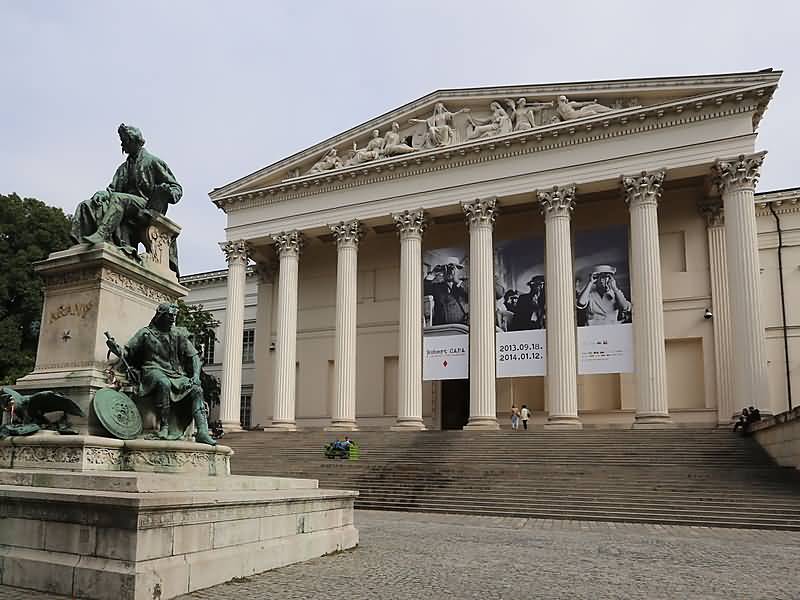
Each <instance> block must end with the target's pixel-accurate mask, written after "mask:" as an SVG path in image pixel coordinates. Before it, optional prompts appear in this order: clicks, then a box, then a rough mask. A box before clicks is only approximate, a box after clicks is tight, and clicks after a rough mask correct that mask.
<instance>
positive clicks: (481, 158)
mask: <svg viewBox="0 0 800 600" xmlns="http://www.w3.org/2000/svg"><path fill="white" fill-rule="evenodd" d="M775 88H776V84H775V83H764V84H758V85H753V86H750V87H747V88H741V89H734V90H728V91H725V92H717V93H713V94H708V95H704V96H696V97H693V98H684V99H681V100H676V101H674V102H668V103H663V104H659V105H655V106H646V107H637V108H630V109H623V110H618V111H614V112H613V113H605V114H601V115H595V116H591V117H584V118H582V119H574V120H570V121H565V122H561V123H557V124H548V125H542V126H539V127H536V128H534V129H529V130H527V131H522V132H517V133H512V134H508V135H505V136H496V137H490V138H485V139H481V140H475V141H470V142H465V143H462V144H457V145H452V146H446V147H444V148H437V149H433V150H426V151H419V152H415V153H414V154H413V155H405V156H399V157H394V158H390V159H385V160H380V161H375V162H370V163H366V164H363V165H358V166H353V167H346V168H341V169H337V170H336V171H334V172H324V173H320V174H313V175H305V176H302V177H297V178H293V179H291V180H287V181H282V182H280V183H276V184H273V185H270V186H266V187H264V188H260V189H257V190H250V191H248V192H244V193H241V194H231V195H229V196H222V197H218V198H215V199H214V200H213V202H214V204H216V205H217V207H219V208H221V209H222V210H223V211H225V212H226V213H227V212H233V211H237V210H244V209H250V208H259V207H263V206H268V205H270V204H274V203H277V202H285V201H288V200H294V199H297V198H304V197H308V196H315V195H318V194H321V193H328V192H335V191H341V190H347V189H352V188H354V187H359V186H362V185H370V184H374V183H380V182H385V181H391V180H395V179H400V178H403V177H411V176H416V175H422V174H425V173H431V172H436V171H441V170H444V169H451V168H458V167H463V166H469V165H473V164H478V163H482V162H486V161H490V160H498V159H504V158H512V157H517V156H523V155H527V154H531V153H535V152H544V151H549V150H555V149H558V148H564V147H568V146H573V145H577V144H584V143H591V142H596V141H602V140H607V139H611V138H616V137H621V136H626V135H635V134H638V133H643V132H647V131H654V130H658V129H664V128H668V127H676V126H680V125H685V124H690V123H696V122H700V121H705V120H708V119H715V118H722V117H726V116H731V115H735V114H742V113H747V112H752V113H754V114H756V113H758V112H759V111H763V108H764V107H765V106H766V104H767V103H768V102H769V99H770V98H771V96H772V93H773V92H774V91H775ZM315 151H316V150H315Z"/></svg>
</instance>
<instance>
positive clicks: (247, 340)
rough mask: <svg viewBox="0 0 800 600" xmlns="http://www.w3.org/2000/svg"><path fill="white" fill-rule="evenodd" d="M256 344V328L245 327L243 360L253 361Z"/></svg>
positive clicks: (244, 361)
mask: <svg viewBox="0 0 800 600" xmlns="http://www.w3.org/2000/svg"><path fill="white" fill-rule="evenodd" d="M255 344H256V330H255V329H245V330H244V333H243V334H242V362H243V363H251V362H253V357H254V351H255Z"/></svg>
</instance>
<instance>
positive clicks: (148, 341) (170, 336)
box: [109, 304, 216, 446]
mask: <svg viewBox="0 0 800 600" xmlns="http://www.w3.org/2000/svg"><path fill="white" fill-rule="evenodd" d="M177 314H178V307H177V306H176V305H175V304H159V305H158V308H157V309H156V314H155V315H154V316H153V319H152V320H151V321H150V324H149V325H147V326H146V327H142V328H141V329H140V330H139V331H137V332H136V333H135V334H134V335H133V337H132V338H131V339H130V340H128V343H127V345H126V346H125V349H124V350H122V349H121V348H119V346H117V345H116V343H113V342H111V343H109V348H110V349H111V351H112V352H113V353H114V354H117V355H118V356H119V355H121V357H122V358H123V363H124V365H125V366H126V367H127V368H129V369H130V370H132V371H134V372H135V374H136V377H135V385H136V389H135V391H134V395H135V396H136V400H137V404H139V403H142V402H150V403H152V406H153V407H154V409H155V411H156V414H157V416H158V421H159V432H158V437H159V438H160V439H164V440H174V439H181V438H182V437H183V435H184V433H185V431H186V428H187V427H188V426H189V423H191V421H192V419H193V420H194V426H195V429H196V433H195V441H197V442H198V443H201V444H211V445H212V446H214V445H216V441H215V440H214V438H212V437H211V435H210V434H209V431H208V418H207V415H206V409H205V403H204V400H203V388H202V387H201V385H200V369H201V366H202V363H201V361H200V356H199V355H198V352H197V350H196V349H195V347H194V344H192V341H191V339H190V338H189V332H188V331H187V330H186V329H185V328H183V327H175V317H176V316H177Z"/></svg>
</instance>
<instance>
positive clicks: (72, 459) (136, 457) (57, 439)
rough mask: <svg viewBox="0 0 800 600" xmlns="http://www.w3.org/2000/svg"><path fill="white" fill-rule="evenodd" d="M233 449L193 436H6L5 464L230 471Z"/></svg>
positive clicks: (1, 457)
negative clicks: (186, 439) (179, 439)
mask: <svg viewBox="0 0 800 600" xmlns="http://www.w3.org/2000/svg"><path fill="white" fill-rule="evenodd" d="M232 455H233V450H231V449H230V448H229V447H227V446H208V445H207V444H195V443H193V442H165V441H160V440H125V441H123V440H115V439H111V438H104V437H98V436H84V435H57V434H56V435H40V434H35V435H31V436H25V437H15V438H8V439H5V440H0V468H2V469H46V470H57V471H80V472H87V471H135V472H138V473H184V474H191V475H207V476H228V475H230V473H231V466H230V457H231V456H232Z"/></svg>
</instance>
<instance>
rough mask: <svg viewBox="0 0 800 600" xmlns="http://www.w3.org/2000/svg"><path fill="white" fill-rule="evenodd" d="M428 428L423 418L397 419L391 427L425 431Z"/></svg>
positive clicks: (393, 428) (391, 428)
mask: <svg viewBox="0 0 800 600" xmlns="http://www.w3.org/2000/svg"><path fill="white" fill-rule="evenodd" d="M426 429H427V428H426V427H425V423H423V421H422V419H409V420H402V421H397V422H396V423H395V424H394V425H392V426H391V427H390V428H389V430H390V431H425V430H426Z"/></svg>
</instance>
